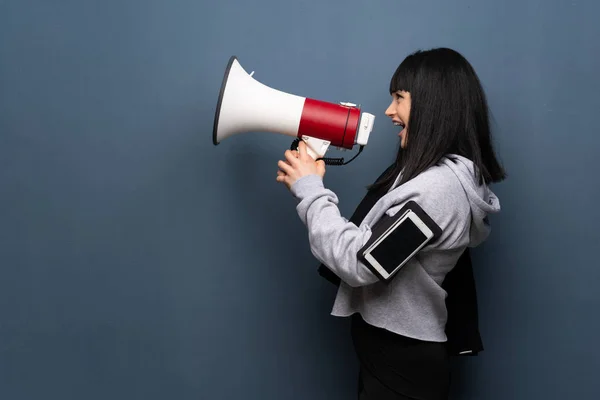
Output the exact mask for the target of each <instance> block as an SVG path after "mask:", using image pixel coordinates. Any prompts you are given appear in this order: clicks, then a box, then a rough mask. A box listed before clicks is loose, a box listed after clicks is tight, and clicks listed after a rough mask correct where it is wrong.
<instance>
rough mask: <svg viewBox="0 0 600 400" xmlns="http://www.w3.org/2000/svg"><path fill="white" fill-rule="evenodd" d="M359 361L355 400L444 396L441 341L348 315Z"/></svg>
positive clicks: (446, 370) (436, 399)
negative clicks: (402, 333)
mask: <svg viewBox="0 0 600 400" xmlns="http://www.w3.org/2000/svg"><path fill="white" fill-rule="evenodd" d="M352 340H353V342H354V348H355V350H356V355H357V356H358V360H359V362H360V371H359V378H358V399H359V400H404V399H411V400H414V399H418V400H447V399H448V392H449V386H450V363H449V357H448V353H447V351H446V345H445V344H444V343H436V342H425V341H421V340H416V339H412V338H407V337H404V336H400V335H397V334H394V333H392V332H389V331H387V330H385V329H381V328H377V327H374V326H372V325H369V324H367V323H366V322H365V321H364V320H363V319H362V317H361V316H360V315H359V314H354V315H353V316H352Z"/></svg>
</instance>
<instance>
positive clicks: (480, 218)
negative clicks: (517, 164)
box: [441, 154, 500, 247]
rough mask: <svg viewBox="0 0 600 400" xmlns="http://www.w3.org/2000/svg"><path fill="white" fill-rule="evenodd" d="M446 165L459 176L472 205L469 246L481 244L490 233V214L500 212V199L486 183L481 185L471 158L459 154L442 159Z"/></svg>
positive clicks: (442, 162) (442, 163)
mask: <svg viewBox="0 0 600 400" xmlns="http://www.w3.org/2000/svg"><path fill="white" fill-rule="evenodd" d="M441 165H444V166H446V167H448V168H450V170H452V172H453V173H454V175H456V177H457V178H458V180H459V182H460V184H461V185H462V187H463V189H464V191H465V194H466V195H467V198H468V200H469V205H470V207H471V230H470V235H469V236H470V243H469V247H476V246H478V245H480V244H481V243H482V242H483V241H484V240H485V239H487V237H488V236H489V234H490V230H491V228H490V223H489V220H488V215H489V214H495V213H498V212H500V200H499V199H498V197H497V196H496V195H495V194H494V192H492V191H491V190H490V188H489V186H487V185H486V184H483V185H480V184H479V181H478V179H477V175H476V172H475V165H474V164H473V162H472V161H471V160H469V159H468V158H465V157H463V156H459V155H455V154H453V155H449V156H447V157H445V158H444V159H442V161H441Z"/></svg>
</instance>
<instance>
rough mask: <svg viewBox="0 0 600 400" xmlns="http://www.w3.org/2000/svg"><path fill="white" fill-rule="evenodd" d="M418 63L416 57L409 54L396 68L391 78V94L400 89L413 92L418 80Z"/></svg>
mask: <svg viewBox="0 0 600 400" xmlns="http://www.w3.org/2000/svg"><path fill="white" fill-rule="evenodd" d="M416 64H417V63H416V62H415V58H414V57H412V56H408V57H407V58H406V59H404V61H402V63H401V64H400V65H399V66H398V68H396V71H395V72H394V75H392V79H391V80H390V94H392V93H396V92H398V91H401V90H402V91H405V92H412V91H413V88H414V86H415V81H416V71H417V65H416Z"/></svg>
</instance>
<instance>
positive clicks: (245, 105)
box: [213, 56, 375, 165]
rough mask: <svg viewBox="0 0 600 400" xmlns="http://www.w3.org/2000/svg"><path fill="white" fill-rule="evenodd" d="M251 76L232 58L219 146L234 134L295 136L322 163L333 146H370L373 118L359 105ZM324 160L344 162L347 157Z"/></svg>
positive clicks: (216, 137) (218, 117)
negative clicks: (286, 89) (300, 92)
mask: <svg viewBox="0 0 600 400" xmlns="http://www.w3.org/2000/svg"><path fill="white" fill-rule="evenodd" d="M253 74H254V72H252V73H250V74H248V73H247V72H246V71H245V70H244V68H242V66H241V65H240V63H239V61H238V59H237V57H236V56H232V57H231V58H230V59H229V62H228V64H227V68H226V69H225V75H224V77H223V82H222V84H221V90H220V93H219V101H218V103H217V108H216V111H215V119H214V124H213V144H214V145H215V146H216V145H218V144H219V143H220V142H221V141H222V140H224V139H226V138H229V137H231V136H233V135H236V134H240V133H247V132H271V133H279V134H283V135H288V136H291V137H293V138H294V143H293V144H292V146H294V144H295V145H297V144H298V142H299V140H303V141H304V142H305V143H306V145H307V146H306V148H307V152H308V154H310V155H311V156H312V157H313V158H314V159H323V156H324V155H325V153H326V152H327V150H328V149H329V147H330V146H333V147H337V148H338V149H341V150H349V149H352V148H353V147H354V146H355V145H359V146H360V149H359V153H360V152H361V151H362V149H363V147H364V146H365V145H366V144H367V142H368V140H369V135H370V133H371V131H372V130H373V124H374V121H375V116H374V115H373V114H369V113H366V112H361V108H360V106H357V105H356V104H353V103H348V102H340V103H339V104H336V103H330V102H326V101H321V100H316V99H312V98H307V97H302V96H299V95H295V94H290V93H285V92H282V91H279V90H276V89H273V88H270V87H268V86H266V85H264V84H262V83H261V82H258V81H257V80H255V79H254V78H253V77H252V75H253ZM357 155H358V154H357ZM354 158H356V156H355V157H354ZM354 158H353V159H354ZM324 161H325V163H327V164H330V165H342V164H344V162H343V159H324ZM350 161H352V160H350ZM350 161H348V162H350ZM345 164H347V163H345Z"/></svg>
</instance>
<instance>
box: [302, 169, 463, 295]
mask: <svg viewBox="0 0 600 400" xmlns="http://www.w3.org/2000/svg"><path fill="white" fill-rule="evenodd" d="M436 175H437V174H423V175H421V176H420V177H419V178H418V179H415V180H414V181H413V182H411V183H410V184H406V185H404V186H403V187H402V189H397V190H396V193H397V195H396V198H395V199H394V200H395V201H394V205H393V207H392V208H390V209H388V210H385V213H386V214H388V215H394V214H395V213H396V212H397V211H398V210H400V209H401V208H402V207H403V206H404V205H405V204H406V203H407V202H408V201H410V200H413V201H415V202H417V203H418V204H419V205H420V206H421V207H422V208H423V209H424V211H425V212H426V213H427V214H428V215H429V216H430V217H431V218H432V219H433V220H434V221H435V222H436V223H437V224H438V225H439V226H440V228H441V229H442V231H443V233H442V237H441V238H440V240H439V241H437V244H436V245H435V247H437V248H452V247H455V246H457V245H458V243H457V242H458V239H459V238H461V237H462V238H464V237H465V233H466V232H465V230H467V231H468V226H469V220H470V217H469V215H468V213H469V211H468V203H465V200H466V199H465V197H464V193H462V189H460V188H455V187H453V186H455V185H453V184H449V182H448V180H447V179H445V177H443V176H436ZM444 182H446V183H444ZM291 192H292V194H293V195H294V196H295V197H296V198H297V199H298V200H299V203H298V205H297V206H296V211H297V212H298V215H299V217H300V219H301V221H302V223H304V225H306V227H307V228H308V239H309V243H310V249H311V252H312V254H313V255H314V256H315V258H317V260H319V261H320V262H322V263H323V264H325V265H326V266H327V267H329V269H331V270H332V271H333V272H334V273H335V274H336V275H337V276H339V277H340V279H342V280H343V281H344V282H345V283H346V284H348V285H350V286H353V287H357V286H366V285H370V284H372V283H375V282H377V281H379V278H378V277H377V276H376V275H375V274H373V273H372V272H371V271H370V270H369V268H368V267H367V266H366V265H364V264H363V263H362V262H361V261H360V260H359V259H358V257H357V253H358V251H359V250H360V249H361V248H362V247H363V246H364V244H365V243H366V242H367V241H368V240H369V238H370V237H371V228H370V227H369V226H368V225H366V224H361V225H360V226H357V225H356V224H354V223H352V222H349V221H348V220H347V219H345V218H344V217H342V216H341V214H340V211H339V209H338V203H339V201H338V198H337V196H336V194H335V193H333V192H332V191H331V190H329V189H327V188H325V187H324V185H323V180H322V179H321V177H320V176H318V175H308V176H304V177H302V178H300V179H298V180H297V181H296V182H295V183H294V184H293V185H292V187H291ZM459 198H460V200H457V199H459ZM457 202H458V203H459V204H457ZM460 203H463V204H462V206H461V204H460ZM465 207H466V208H465ZM375 222H376V221H375ZM375 222H374V223H375ZM426 248H427V247H426Z"/></svg>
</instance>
